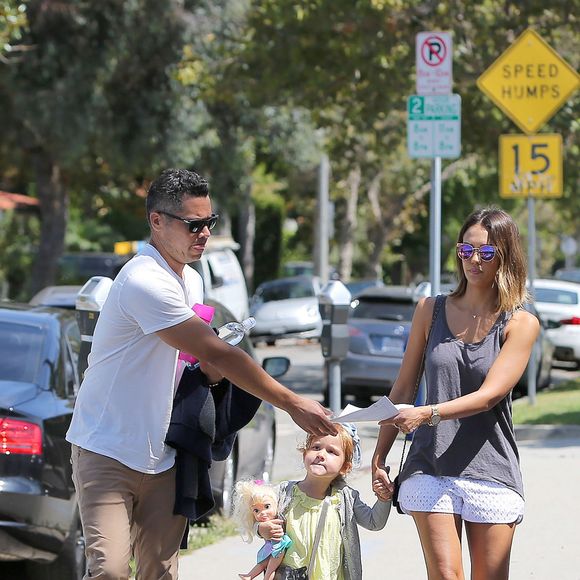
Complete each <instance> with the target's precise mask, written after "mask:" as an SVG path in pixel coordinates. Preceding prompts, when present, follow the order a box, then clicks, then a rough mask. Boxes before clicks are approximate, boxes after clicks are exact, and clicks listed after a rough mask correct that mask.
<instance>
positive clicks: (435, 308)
mask: <svg viewBox="0 0 580 580" xmlns="http://www.w3.org/2000/svg"><path fill="white" fill-rule="evenodd" d="M443 302H444V298H443V297H440V296H436V297H435V304H434V306H433V316H432V317H431V326H429V332H428V333H427V340H426V341H425V346H424V348H423V354H422V356H421V363H420V364H419V372H418V374H417V380H416V381H415V390H414V391H413V399H412V400H411V402H412V404H413V405H414V404H415V400H416V399H417V392H418V391H419V385H420V384H421V378H422V377H423V372H424V371H425V354H426V353H427V344H428V343H429V338H430V337H431V331H432V330H433V326H434V324H435V320H436V319H437V316H438V315H439V310H440V309H441V305H442V304H443ZM406 447H407V436H406V435H405V440H404V441H403V452H402V453H401V462H400V463H399V471H398V473H401V469H403V463H405V448H406Z"/></svg>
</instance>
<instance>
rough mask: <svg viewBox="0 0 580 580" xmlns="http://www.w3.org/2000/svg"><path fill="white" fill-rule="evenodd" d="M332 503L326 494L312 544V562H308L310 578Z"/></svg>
mask: <svg viewBox="0 0 580 580" xmlns="http://www.w3.org/2000/svg"><path fill="white" fill-rule="evenodd" d="M329 503H330V497H328V496H326V497H325V498H324V501H323V502H322V509H321V510H320V517H319V518H318V524H317V525H316V534H315V535H314V544H312V556H311V558H310V563H309V564H308V570H307V571H306V577H307V578H310V575H311V574H312V572H313V570H314V562H315V561H316V553H317V552H318V544H319V543H320V537H321V536H322V530H323V528H324V522H325V520H326V512H327V511H328V504H329Z"/></svg>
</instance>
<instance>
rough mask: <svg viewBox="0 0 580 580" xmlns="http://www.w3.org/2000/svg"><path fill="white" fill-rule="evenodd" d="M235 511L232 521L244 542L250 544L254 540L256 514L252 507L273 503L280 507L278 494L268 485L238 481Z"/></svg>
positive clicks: (250, 481) (235, 489) (235, 491)
mask: <svg viewBox="0 0 580 580" xmlns="http://www.w3.org/2000/svg"><path fill="white" fill-rule="evenodd" d="M233 499H234V510H233V514H232V519H233V520H234V522H235V523H236V525H237V528H238V532H239V533H240V535H241V536H242V540H244V542H247V543H250V542H251V541H252V540H253V539H254V523H255V521H256V520H255V519H254V514H253V513H252V506H253V505H254V504H256V503H266V502H268V501H269V502H270V503H272V504H273V505H274V506H275V507H276V509H277V506H278V492H277V491H276V489H275V488H274V487H272V486H271V485H268V484H266V483H262V482H257V481H254V480H249V481H238V482H237V483H236V486H235V488H234V498H233Z"/></svg>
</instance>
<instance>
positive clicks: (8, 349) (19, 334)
mask: <svg viewBox="0 0 580 580" xmlns="http://www.w3.org/2000/svg"><path fill="white" fill-rule="evenodd" d="M43 343H44V333H43V332H42V330H41V329H40V328H38V327H35V326H27V325H24V324H13V323H10V322H2V321H0V381H15V382H19V383H35V382H37V376H38V372H39V370H40V366H41V363H42V361H41V356H42V352H43V350H44V349H43Z"/></svg>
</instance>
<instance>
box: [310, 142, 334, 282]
mask: <svg viewBox="0 0 580 580" xmlns="http://www.w3.org/2000/svg"><path fill="white" fill-rule="evenodd" d="M329 176H330V162H329V160H328V155H326V154H325V153H324V154H322V156H321V159H320V167H319V169H318V207H317V211H318V228H317V229H316V234H315V235H316V239H315V249H314V271H315V273H316V275H317V276H319V278H320V281H321V283H322V284H325V283H326V282H327V281H328V216H329V202H328V199H329V196H328V189H329V184H328V182H329Z"/></svg>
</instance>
